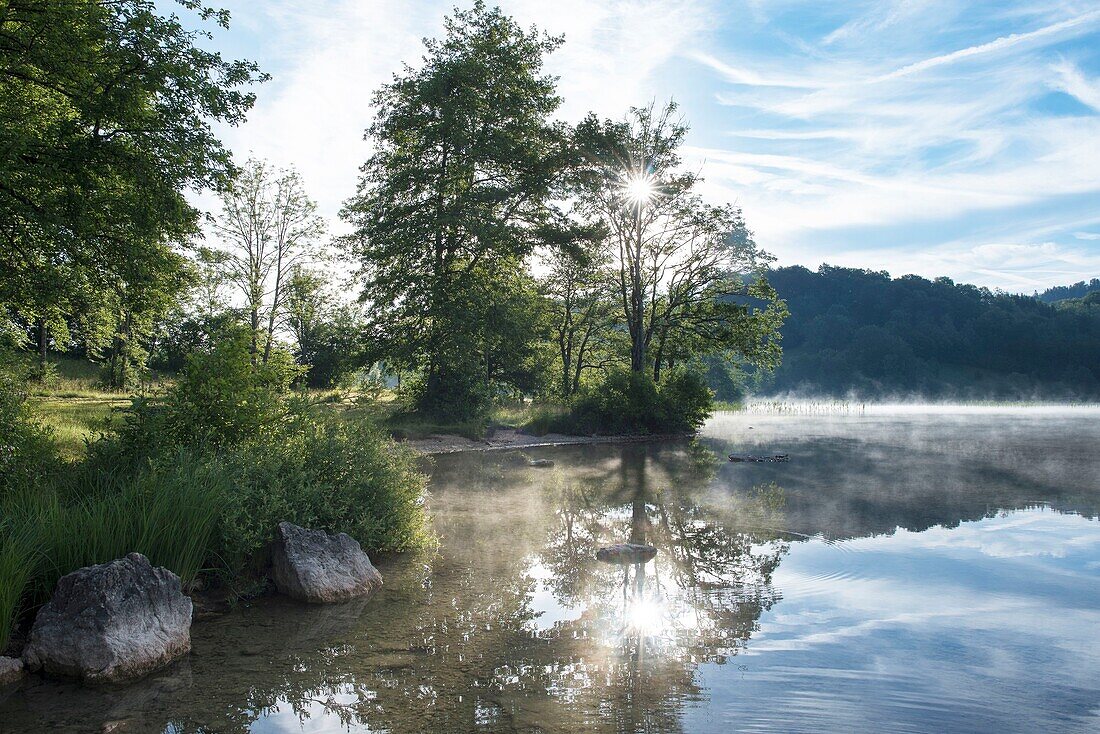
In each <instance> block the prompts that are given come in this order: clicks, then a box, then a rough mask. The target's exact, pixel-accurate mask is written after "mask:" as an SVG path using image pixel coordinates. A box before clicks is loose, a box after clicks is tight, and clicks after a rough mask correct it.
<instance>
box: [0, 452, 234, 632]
mask: <svg viewBox="0 0 1100 734" xmlns="http://www.w3.org/2000/svg"><path fill="white" fill-rule="evenodd" d="M72 485H76V486H72ZM225 496H226V480H225V478H224V476H223V475H222V473H221V471H220V469H219V467H218V466H216V465H215V464H212V463H210V462H204V461H201V460H199V459H197V458H195V457H193V456H191V455H189V454H186V453H181V454H179V456H178V458H177V460H176V461H174V462H171V463H170V464H168V465H166V466H162V467H160V468H150V469H147V470H145V471H142V472H140V473H138V474H137V475H134V476H131V477H129V478H122V477H117V476H112V475H109V474H106V475H104V474H99V473H90V472H89V473H88V474H86V475H83V476H81V475H79V473H78V476H77V477H76V478H75V479H74V480H72V484H71V485H69V486H64V485H62V488H61V489H55V490H46V491H43V490H42V489H41V488H37V489H30V488H28V489H26V490H24V491H21V492H19V493H17V494H16V495H15V496H13V497H11V498H9V499H8V501H7V502H6V503H5V507H4V508H3V515H4V518H5V519H4V525H3V527H2V528H0V639H2V640H3V641H4V644H6V639H7V636H8V634H9V633H10V631H11V628H12V625H13V624H14V623H15V621H16V620H17V619H18V616H19V614H20V613H21V611H24V612H25V611H28V610H31V609H33V608H34V607H36V606H39V605H40V604H42V603H43V602H45V601H46V600H47V599H48V598H49V596H50V594H52V593H53V590H54V588H55V587H56V585H57V581H58V580H59V579H60V578H61V577H62V576H64V575H65V574H67V573H70V572H72V571H75V570H76V569H78V568H83V567H84V566H90V565H93V564H97V563H105V562H107V561H111V560H114V559H116V558H121V557H122V556H125V555H126V554H127V553H131V552H134V551H136V552H138V553H142V554H144V555H145V556H147V557H148V558H149V560H150V561H151V562H152V564H153V565H154V566H164V567H165V568H168V569H169V570H171V571H173V572H174V573H176V574H177V575H178V576H179V577H180V579H181V580H182V581H183V583H184V585H185V586H186V585H188V584H190V583H191V582H192V581H193V580H194V579H195V577H196V575H198V573H199V572H200V571H201V570H202V569H203V564H204V561H206V559H207V555H208V551H209V549H210V545H211V541H212V538H213V535H214V532H215V530H216V528H217V524H218V519H219V516H220V514H221V510H222V507H223V499H224V497H225ZM67 497H76V499H72V500H69V499H67ZM21 599H22V602H20V600H21ZM0 647H3V644H0Z"/></svg>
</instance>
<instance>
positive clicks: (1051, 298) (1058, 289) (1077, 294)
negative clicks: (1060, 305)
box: [1035, 278, 1100, 303]
mask: <svg viewBox="0 0 1100 734" xmlns="http://www.w3.org/2000/svg"><path fill="white" fill-rule="evenodd" d="M1096 291H1100V278H1093V279H1092V280H1090V281H1088V282H1087V283H1086V282H1085V281H1083V280H1079V281H1077V282H1076V283H1074V284H1073V285H1056V286H1054V287H1053V288H1047V289H1046V290H1045V291H1043V292H1042V293H1036V294H1035V297H1036V298H1038V299H1039V300H1040V301H1042V302H1043V303H1054V302H1055V301H1064V300H1065V299H1067V298H1084V297H1085V296H1087V295H1088V294H1089V293H1095V292H1096Z"/></svg>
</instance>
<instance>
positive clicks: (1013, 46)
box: [225, 0, 1100, 290]
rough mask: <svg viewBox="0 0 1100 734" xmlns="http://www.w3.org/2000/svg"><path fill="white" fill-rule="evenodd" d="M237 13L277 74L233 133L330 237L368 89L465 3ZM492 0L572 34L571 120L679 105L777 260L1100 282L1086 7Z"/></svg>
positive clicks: (275, 6) (1096, 18)
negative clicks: (301, 189)
mask: <svg viewBox="0 0 1100 734" xmlns="http://www.w3.org/2000/svg"><path fill="white" fill-rule="evenodd" d="M228 4H229V6H230V8H231V9H232V10H233V13H234V18H235V28H236V29H239V30H240V31H241V32H243V34H244V35H245V36H246V37H247V38H248V39H250V40H249V44H250V46H249V47H248V48H245V49H242V55H245V56H249V57H251V58H257V59H258V60H259V61H260V62H261V65H262V66H263V67H264V68H266V69H268V70H270V71H272V72H273V73H274V75H275V78H274V80H273V81H272V82H271V83H270V84H268V85H265V86H264V87H263V88H262V89H260V90H259V92H260V97H259V102H258V104H257V107H256V109H255V110H254V111H253V113H252V115H251V119H250V121H249V122H248V123H247V124H246V125H245V126H243V127H241V128H239V129H236V130H228V131H225V135H226V139H227V141H228V142H229V143H230V145H231V146H232V147H233V149H234V150H235V152H236V153H237V154H238V155H239V156H244V155H247V154H248V153H249V152H253V153H255V154H257V155H261V156H264V157H267V158H270V159H272V160H273V161H275V162H276V163H278V164H280V165H295V166H297V167H298V168H299V169H300V170H301V171H302V173H303V175H304V177H305V179H306V182H307V184H308V185H309V187H310V189H311V191H313V193H314V195H315V196H316V197H317V198H318V199H319V201H320V204H321V209H322V212H323V213H324V214H325V215H326V216H327V217H328V218H329V219H330V220H331V221H332V222H333V223H334V224H335V223H336V214H337V211H338V209H339V207H340V204H341V202H342V201H343V200H344V199H346V198H347V197H348V196H350V195H351V194H352V193H353V192H354V189H355V186H356V181H357V178H358V166H359V165H360V164H361V163H362V162H363V160H365V158H366V157H367V156H368V155H369V152H370V149H369V144H368V143H367V142H366V141H364V140H363V138H362V133H363V130H364V129H365V128H366V126H367V125H368V124H369V123H370V121H371V118H372V117H373V114H374V108H373V105H372V100H371V94H372V92H373V91H374V90H375V89H377V88H378V86H379V85H381V84H383V83H384V82H386V81H388V80H389V79H390V76H391V74H392V73H393V72H395V71H399V70H400V68H401V65H402V63H405V62H408V63H412V64H416V63H418V62H419V59H420V56H421V54H422V46H421V40H420V39H421V38H422V37H423V36H435V35H438V34H439V33H440V32H441V30H442V18H443V16H444V15H445V14H447V13H449V12H450V11H451V7H452V5H453V0H414V1H412V2H405V1H404V0H317V1H316V2H310V3H307V2H302V0H272V1H271V2H266V3H253V2H247V1H246V0H228ZM501 5H502V6H503V8H504V10H505V11H506V12H509V13H511V14H513V15H515V17H516V18H517V19H518V20H519V21H520V22H521V23H522V24H523V25H530V24H535V25H537V26H539V27H540V28H542V29H544V30H546V31H547V32H550V33H553V34H564V35H565V38H566V43H565V45H564V46H563V47H562V48H561V49H560V50H559V51H558V52H556V53H555V54H553V55H552V56H551V57H550V59H549V60H548V71H549V72H550V73H552V74H555V75H557V76H558V77H559V78H560V82H559V91H560V93H561V95H562V96H563V97H564V99H565V105H564V106H563V108H562V110H561V112H560V115H561V116H562V117H563V118H564V119H568V120H575V119H578V118H579V117H580V116H581V115H583V114H584V113H585V112H587V111H588V110H595V111H596V112H598V113H600V114H601V115H605V116H611V117H617V116H620V115H622V114H623V113H624V112H625V111H626V108H627V107H629V106H631V105H636V104H644V103H646V102H648V101H650V100H651V99H654V98H657V99H663V98H666V97H668V96H670V95H672V96H675V97H676V98H677V99H678V100H679V101H681V102H682V103H683V105H684V112H685V115H686V116H687V118H688V119H689V120H690V121H691V122H692V124H693V131H692V134H691V138H690V140H691V142H692V148H691V149H690V150H689V151H688V157H689V159H690V162H691V164H692V165H702V166H703V174H704V176H706V178H707V182H706V192H707V195H708V196H710V197H711V198H713V199H715V200H719V201H722V200H724V201H735V202H738V203H739V204H740V205H742V206H743V207H744V209H745V214H746V217H747V218H748V221H749V222H750V224H751V225H752V226H753V227H754V228H755V230H756V231H757V235H758V240H759V241H760V242H761V244H762V245H763V246H765V247H766V248H769V249H772V250H773V251H775V252H776V253H777V254H778V255H779V256H780V261H781V262H787V263H789V262H800V263H803V264H806V265H810V266H815V265H816V264H818V263H820V262H823V261H828V262H834V263H837V264H852V265H860V266H864V265H865V266H867V267H874V268H879V269H888V270H890V271H892V272H895V273H900V272H906V271H908V272H919V273H921V274H924V275H940V274H946V275H950V276H952V277H955V278H957V279H973V280H976V281H977V282H979V283H982V284H986V285H996V286H999V287H1011V286H1012V284H1013V283H1015V284H1016V286H1015V287H1017V288H1018V289H1021V290H1023V289H1027V290H1030V289H1031V287H1033V286H1034V287H1039V286H1045V285H1053V284H1056V283H1060V282H1065V281H1067V280H1080V279H1082V278H1089V277H1096V276H1097V275H1100V263H1098V262H1097V256H1096V253H1097V252H1100V245H1098V244H1096V243H1097V242H1100V235H1095V234H1093V233H1094V232H1100V212H1098V211H1097V209H1096V205H1095V201H1096V200H1097V197H1100V176H1098V175H1097V173H1096V172H1097V171H1100V146H1097V144H1096V141H1097V140H1098V139H1100V114H1098V113H1100V9H1098V8H1097V7H1096V5H1095V2H1085V1H1084V0H1072V1H1070V2H1065V1H1062V0H1059V1H1055V0H976V1H975V2H974V3H958V2H954V1H953V0H883V1H882V2H869V1H868V2H859V3H820V2H815V1H813V0H769V1H767V2H764V1H763V0H729V1H728V2H719V0H610V1H609V2H605V3H593V2H588V0H561V2H557V3H546V2H542V0H501ZM231 33H232V32H231ZM1065 95H1069V97H1072V98H1073V99H1074V100H1076V102H1073V101H1071V100H1070V99H1069V98H1067V97H1066V96H1065ZM338 228H339V225H338V224H337V225H336V229H338ZM982 248H985V249H982ZM1006 248H1007V249H1006ZM1013 248H1019V249H1013ZM1052 248H1053V249H1052ZM989 253H996V256H991V255H989ZM998 258H1001V259H1002V260H1003V261H998ZM1005 261H1007V262H1010V263H1011V264H1006V262H1005Z"/></svg>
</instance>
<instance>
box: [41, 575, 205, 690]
mask: <svg viewBox="0 0 1100 734" xmlns="http://www.w3.org/2000/svg"><path fill="white" fill-rule="evenodd" d="M190 650H191V600H190V599H189V598H187V596H185V595H184V593H183V590H182V589H181V587H180V579H179V576H177V575H176V574H174V573H172V572H171V571H169V570H168V569H166V568H154V567H153V565H152V564H151V563H149V559H148V558H146V557H145V556H143V555H141V554H140V553H131V554H129V555H127V556H126V557H125V558H119V559H117V560H114V561H111V562H109V563H101V564H99V565H97V566H88V567H87V568H81V569H79V570H76V571H73V572H72V573H70V574H69V575H67V576H65V577H63V578H62V579H61V580H60V581H58V582H57V590H56V591H55V592H54V595H53V598H51V599H50V601H49V602H48V603H47V604H46V606H44V607H42V608H41V609H40V610H39V611H38V616H37V617H36V618H35V620H34V626H33V627H32V628H31V635H30V641H29V642H28V643H27V648H26V649H25V650H24V651H23V661H24V662H25V663H26V664H27V667H28V668H29V669H31V670H44V671H45V672H47V673H53V674H56V675H64V676H69V677H75V678H80V679H83V680H87V681H92V682H113V681H120V680H125V679H127V678H136V677H138V676H141V675H144V674H146V673H148V672H150V671H152V670H155V669H157V668H159V667H161V666H163V665H166V664H168V663H170V662H171V661H173V660H175V659H176V658H177V657H179V656H180V655H184V654H186V653H187V652H189V651H190Z"/></svg>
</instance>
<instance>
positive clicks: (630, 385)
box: [559, 369, 713, 434]
mask: <svg viewBox="0 0 1100 734" xmlns="http://www.w3.org/2000/svg"><path fill="white" fill-rule="evenodd" d="M712 407H713V396H712V394H711V392H710V389H709V388H708V387H707V384H706V380H704V379H703V377H702V376H701V375H700V374H698V373H697V372H695V371H692V370H686V369H676V370H673V372H672V373H670V374H668V375H667V376H666V377H665V379H664V381H663V382H662V383H661V384H660V385H658V384H657V383H655V382H654V381H653V378H652V377H651V376H650V375H649V373H647V372H631V371H626V370H613V371H611V372H609V373H608V375H607V377H606V378H605V379H604V380H602V381H600V382H598V383H596V384H593V385H586V386H585V387H583V388H582V389H581V392H580V394H579V395H578V396H577V398H576V399H575V400H574V401H573V406H572V410H571V411H570V413H569V415H568V416H566V417H564V418H563V420H562V422H561V423H560V424H559V430H566V431H567V432H574V433H599V434H662V433H690V432H693V431H696V430H698V429H699V427H700V426H702V425H703V422H704V421H705V420H706V419H707V416H708V415H710V412H711V408H712Z"/></svg>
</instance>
